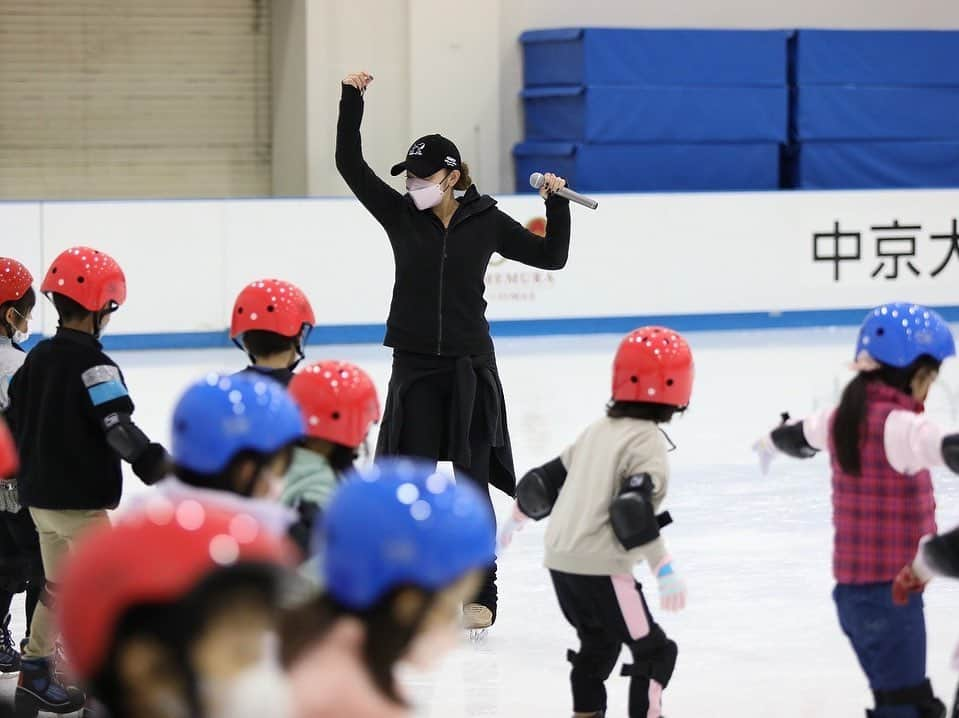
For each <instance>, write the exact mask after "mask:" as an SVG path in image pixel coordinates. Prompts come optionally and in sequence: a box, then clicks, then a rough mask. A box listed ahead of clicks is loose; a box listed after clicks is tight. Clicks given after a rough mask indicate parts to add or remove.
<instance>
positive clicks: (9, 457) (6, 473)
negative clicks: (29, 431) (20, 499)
mask: <svg viewBox="0 0 959 718" xmlns="http://www.w3.org/2000/svg"><path fill="white" fill-rule="evenodd" d="M18 468H20V461H19V459H18V457H17V447H16V446H14V443H13V437H12V436H10V430H9V429H8V428H7V425H6V423H4V421H3V419H0V479H8V478H10V477H11V476H13V475H14V474H15V473H17V469H18Z"/></svg>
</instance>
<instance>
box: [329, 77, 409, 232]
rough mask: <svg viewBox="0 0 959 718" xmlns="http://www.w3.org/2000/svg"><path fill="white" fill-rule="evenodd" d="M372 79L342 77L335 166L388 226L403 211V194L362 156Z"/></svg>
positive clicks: (356, 192) (363, 202)
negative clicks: (366, 96)
mask: <svg viewBox="0 0 959 718" xmlns="http://www.w3.org/2000/svg"><path fill="white" fill-rule="evenodd" d="M371 82H373V77H372V76H371V75H368V74H366V73H365V72H360V73H355V74H352V75H348V76H347V77H346V79H344V80H343V89H342V94H341V96H340V116H339V120H338V121H337V124H336V169H337V171H338V172H339V173H340V176H341V177H343V179H344V180H345V181H346V184H347V185H348V186H349V188H350V190H352V192H353V194H354V195H356V198H357V199H358V200H359V201H360V202H361V203H362V204H363V206H364V207H366V209H367V210H369V212H370V214H372V215H373V217H375V218H376V220H377V221H378V222H379V223H380V224H382V225H384V226H385V225H387V224H389V222H390V221H391V220H392V219H393V218H394V217H395V216H396V214H397V213H398V212H400V211H401V210H402V203H403V195H401V194H400V193H399V192H397V191H396V190H395V189H393V188H392V187H390V186H389V185H388V184H387V183H386V182H384V181H383V180H381V179H380V178H379V177H377V176H376V173H375V172H373V170H372V169H371V168H370V166H369V165H368V164H366V160H364V159H363V144H362V141H361V139H360V123H361V122H362V121H363V93H364V92H365V91H366V88H367V87H368V86H369V85H370V83H371Z"/></svg>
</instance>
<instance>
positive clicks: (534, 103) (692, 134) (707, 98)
mask: <svg viewBox="0 0 959 718" xmlns="http://www.w3.org/2000/svg"><path fill="white" fill-rule="evenodd" d="M523 106H524V109H525V115H526V139H527V140H536V141H543V140H548V141H552V140H571V141H578V142H590V143H610V144H614V143H615V144H624V143H638V142H756V141H769V142H784V141H785V140H786V138H787V136H788V132H789V121H788V110H789V94H788V90H787V89H786V88H785V87H614V86H608V85H604V86H599V87H596V86H591V87H585V88H584V87H531V88H527V89H526V90H523Z"/></svg>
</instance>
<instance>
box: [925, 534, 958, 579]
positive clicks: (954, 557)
mask: <svg viewBox="0 0 959 718" xmlns="http://www.w3.org/2000/svg"><path fill="white" fill-rule="evenodd" d="M922 557H923V558H924V559H925V560H926V563H928V564H929V567H930V568H931V569H932V570H933V571H935V572H936V573H938V574H941V575H943V576H949V577H950V578H959V529H953V530H952V531H950V532H949V533H947V534H942V535H940V536H934V537H933V538H931V539H930V540H929V541H927V542H926V544H925V546H923V549H922Z"/></svg>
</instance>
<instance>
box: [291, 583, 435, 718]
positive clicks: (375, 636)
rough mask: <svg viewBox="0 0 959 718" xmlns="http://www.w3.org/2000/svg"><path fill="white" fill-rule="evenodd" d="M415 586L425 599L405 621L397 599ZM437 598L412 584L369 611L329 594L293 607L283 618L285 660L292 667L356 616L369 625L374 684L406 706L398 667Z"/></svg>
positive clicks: (367, 658)
mask: <svg viewBox="0 0 959 718" xmlns="http://www.w3.org/2000/svg"><path fill="white" fill-rule="evenodd" d="M411 588H412V590H415V591H419V592H420V593H422V594H423V597H424V599H425V600H424V602H423V606H422V607H421V608H420V610H419V612H418V614H417V615H416V616H414V618H413V620H412V621H410V622H409V623H406V622H401V621H400V620H399V619H397V617H396V610H395V602H396V598H397V596H398V595H399V594H400V592H401V591H404V590H409V589H411ZM433 601H434V595H433V594H428V593H426V592H424V591H422V590H421V589H418V588H414V587H410V586H399V587H397V588H394V589H393V590H391V591H390V592H389V593H387V594H386V595H384V596H383V597H382V598H380V600H379V601H377V602H376V603H375V604H374V605H373V606H372V607H370V608H369V609H367V610H365V611H354V610H351V609H349V608H347V607H346V606H343V605H342V604H340V603H338V602H337V601H336V600H335V599H333V598H331V597H330V596H329V595H323V596H318V597H315V598H313V599H312V600H310V601H309V602H308V603H306V604H304V605H302V606H299V607H297V608H294V609H291V610H290V611H289V612H287V614H286V615H285V616H284V617H283V618H282V619H281V623H280V637H281V645H282V659H283V663H284V665H286V666H289V665H290V664H291V663H293V662H295V661H296V659H297V658H298V657H299V656H300V654H301V653H303V651H305V650H306V649H307V648H309V646H310V645H312V644H313V643H314V642H315V641H317V640H322V639H323V637H324V636H325V635H326V633H327V632H328V631H329V630H330V629H331V628H332V627H333V625H334V624H335V623H336V622H337V620H339V619H340V618H344V617H347V616H352V617H354V618H356V619H358V620H359V621H361V622H362V623H363V625H364V627H365V633H366V635H365V637H364V640H363V662H364V664H365V666H366V670H367V672H368V673H369V676H370V679H371V680H372V681H373V685H375V686H376V688H377V689H378V690H379V691H380V693H381V694H382V695H384V696H386V697H387V698H388V699H390V700H391V701H392V702H393V703H395V704H396V705H399V706H404V707H405V706H406V705H407V704H406V701H405V700H404V699H403V696H402V695H401V693H400V691H399V688H398V687H397V685H396V677H395V674H394V670H395V668H396V664H397V663H398V662H399V660H400V659H401V658H402V657H403V655H404V654H405V653H406V651H407V650H408V649H409V647H410V644H411V643H412V642H413V639H414V638H415V637H416V634H417V633H418V632H419V629H420V625H421V624H422V622H423V619H424V618H425V617H426V614H427V613H428V612H429V609H430V607H431V606H432V605H433Z"/></svg>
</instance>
